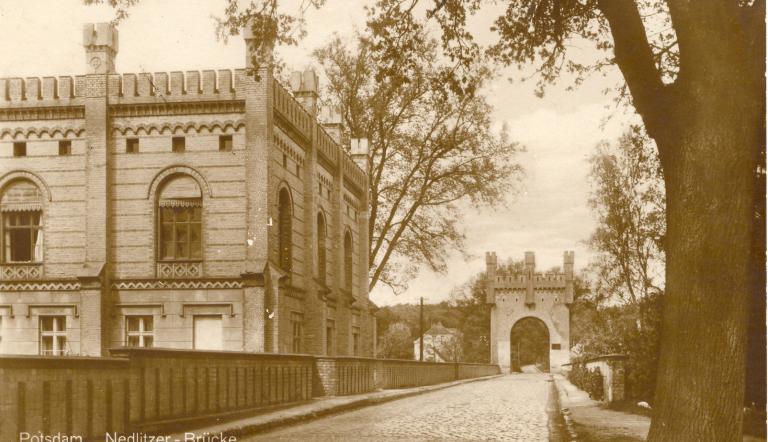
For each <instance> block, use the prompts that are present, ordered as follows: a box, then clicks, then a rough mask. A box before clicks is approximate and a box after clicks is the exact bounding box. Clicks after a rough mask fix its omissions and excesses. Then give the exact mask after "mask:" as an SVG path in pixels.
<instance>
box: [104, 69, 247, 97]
mask: <svg viewBox="0 0 768 442" xmlns="http://www.w3.org/2000/svg"><path fill="white" fill-rule="evenodd" d="M245 75H246V73H245V70H244V69H238V70H235V71H232V70H229V69H222V70H218V71H214V70H205V71H186V72H180V71H173V72H156V73H154V74H152V73H146V72H143V73H139V74H122V75H120V74H113V75H110V76H109V87H108V91H109V92H108V93H109V96H110V97H115V98H123V99H125V100H131V101H134V100H138V101H141V100H142V99H150V100H152V99H155V98H159V97H163V98H165V99H167V100H171V101H184V100H195V101H216V100H234V99H236V98H238V97H237V93H236V90H237V88H238V86H239V85H240V84H242V83H243V80H244V78H245Z"/></svg>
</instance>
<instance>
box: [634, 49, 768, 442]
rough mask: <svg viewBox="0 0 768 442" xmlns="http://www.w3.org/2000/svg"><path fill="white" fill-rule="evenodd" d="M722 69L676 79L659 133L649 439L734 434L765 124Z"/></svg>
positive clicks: (755, 100) (744, 90)
mask: <svg viewBox="0 0 768 442" xmlns="http://www.w3.org/2000/svg"><path fill="white" fill-rule="evenodd" d="M728 61H729V60H723V63H724V64H725V63H728ZM730 61H733V60H730ZM722 71H730V72H722ZM722 71H721V72H711V71H708V72H706V73H705V72H699V73H698V74H700V77H698V78H693V79H691V78H681V79H680V80H681V81H680V83H679V87H681V89H680V90H678V91H676V92H677V93H679V94H680V95H678V96H677V97H676V98H677V100H675V105H674V106H671V107H670V108H668V110H669V111H671V113H670V117H671V118H670V124H669V126H668V127H667V130H668V132H667V133H666V134H665V135H663V136H659V137H658V138H657V142H658V145H659V151H660V154H661V159H662V164H663V167H664V175H665V184H666V192H667V239H666V293H665V302H664V315H663V323H662V335H661V354H660V361H659V364H660V366H659V371H658V381H657V389H656V401H655V404H654V414H653V421H652V425H651V430H650V434H649V440H653V441H675V442H678V441H717V442H720V441H736V440H741V430H742V417H743V416H742V407H743V400H744V388H745V385H744V379H745V360H746V343H747V324H748V314H749V308H750V302H751V301H752V299H753V297H752V294H751V292H752V290H753V288H754V285H753V281H754V279H753V276H752V270H753V267H752V266H751V258H752V257H753V254H752V245H753V242H754V241H755V240H756V232H755V229H756V227H757V226H756V223H754V222H753V219H754V212H755V207H756V194H757V192H756V179H755V172H756V171H755V169H756V166H757V158H758V155H759V154H758V152H759V150H760V149H759V145H760V143H761V142H762V137H761V132H762V131H764V127H765V126H764V120H763V119H762V115H761V112H762V111H761V109H762V106H761V105H760V101H762V98H763V95H762V94H756V93H755V91H754V89H753V88H752V87H750V86H749V83H750V81H749V80H747V81H745V80H744V79H743V78H740V75H733V74H734V72H733V67H730V68H727V69H722ZM727 75H730V78H729V81H725V80H724V79H725V78H728V77H727ZM762 228H764V226H763V227H762Z"/></svg>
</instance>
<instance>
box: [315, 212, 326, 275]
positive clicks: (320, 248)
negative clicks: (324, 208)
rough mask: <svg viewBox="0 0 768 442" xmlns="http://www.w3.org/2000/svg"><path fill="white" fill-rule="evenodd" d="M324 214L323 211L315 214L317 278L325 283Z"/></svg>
mask: <svg viewBox="0 0 768 442" xmlns="http://www.w3.org/2000/svg"><path fill="white" fill-rule="evenodd" d="M325 236H326V229H325V216H323V212H319V213H318V214H317V278H318V279H319V280H320V282H322V283H323V284H325V272H326V264H327V263H326V256H325V255H326V250H325Z"/></svg>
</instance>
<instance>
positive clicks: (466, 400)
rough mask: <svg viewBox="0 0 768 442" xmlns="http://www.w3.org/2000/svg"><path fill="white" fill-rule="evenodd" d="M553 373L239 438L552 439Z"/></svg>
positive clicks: (490, 383) (460, 389)
mask: <svg viewBox="0 0 768 442" xmlns="http://www.w3.org/2000/svg"><path fill="white" fill-rule="evenodd" d="M548 378H549V376H548V375H547V374H516V375H509V376H503V377H499V378H495V379H491V380H487V381H478V382H470V383H468V384H462V385H458V386H455V387H450V388H445V389H442V390H438V391H434V392H431V393H426V394H422V395H417V396H413V397H410V398H405V399H400V400H395V401H392V402H387V403H384V404H382V405H377V406H371V407H366V408H362V409H360V410H357V411H352V412H348V413H343V414H339V415H336V416H331V417H327V418H323V419H319V420H316V421H313V422H309V423H306V424H301V425H296V426H293V427H290V428H285V429H281V430H276V431H273V432H269V433H264V434H261V435H257V436H253V437H250V438H244V439H239V440H240V441H241V442H242V441H261V440H270V441H273V440H281V441H287V440H291V441H294V440H312V441H319V440H323V441H326V440H333V441H339V440H341V441H352V440H377V441H378V440H406V441H414V440H417V441H421V440H440V441H442V440H505V441H510V440H513V441H547V440H549V431H548V428H547V397H548V394H549V393H550V388H549V385H550V384H549V383H548V382H547V380H548Z"/></svg>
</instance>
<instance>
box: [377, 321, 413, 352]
mask: <svg viewBox="0 0 768 442" xmlns="http://www.w3.org/2000/svg"><path fill="white" fill-rule="evenodd" d="M379 357H381V358H385V359H413V338H412V337H411V329H410V328H409V327H408V324H406V323H404V322H396V323H394V324H390V326H389V328H388V329H387V331H386V332H385V333H384V335H383V336H382V337H381V341H380V343H379Z"/></svg>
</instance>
